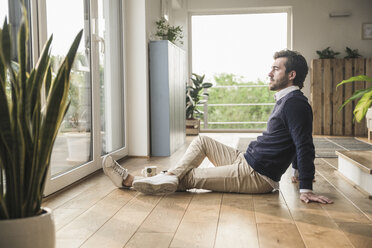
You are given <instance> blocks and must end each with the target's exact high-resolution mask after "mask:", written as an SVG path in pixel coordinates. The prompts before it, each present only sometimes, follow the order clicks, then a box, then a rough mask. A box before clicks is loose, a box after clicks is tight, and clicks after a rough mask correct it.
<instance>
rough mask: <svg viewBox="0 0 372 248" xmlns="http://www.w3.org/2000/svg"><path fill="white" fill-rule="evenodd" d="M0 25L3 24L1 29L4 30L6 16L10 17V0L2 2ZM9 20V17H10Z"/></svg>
mask: <svg viewBox="0 0 372 248" xmlns="http://www.w3.org/2000/svg"><path fill="white" fill-rule="evenodd" d="M0 6H1V8H0V24H1V28H3V23H4V19H5V16H8V12H9V6H8V0H0ZM8 19H9V17H8Z"/></svg>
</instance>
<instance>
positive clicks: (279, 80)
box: [269, 58, 293, 91]
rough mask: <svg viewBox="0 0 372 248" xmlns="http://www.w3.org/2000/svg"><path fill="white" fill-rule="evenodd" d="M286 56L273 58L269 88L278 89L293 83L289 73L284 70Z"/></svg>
mask: <svg viewBox="0 0 372 248" xmlns="http://www.w3.org/2000/svg"><path fill="white" fill-rule="evenodd" d="M286 62H287V58H277V59H275V61H274V63H273V65H272V66H271V71H270V73H269V78H270V84H269V88H270V90H273V91H279V90H281V89H284V88H287V87H289V86H291V85H293V81H292V80H290V78H289V74H287V73H286V72H285V70H286V68H285V63H286Z"/></svg>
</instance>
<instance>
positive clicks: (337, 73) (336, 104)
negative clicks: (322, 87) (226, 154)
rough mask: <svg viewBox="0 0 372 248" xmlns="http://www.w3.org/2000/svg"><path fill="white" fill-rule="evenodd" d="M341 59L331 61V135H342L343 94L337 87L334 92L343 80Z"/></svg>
mask: <svg viewBox="0 0 372 248" xmlns="http://www.w3.org/2000/svg"><path fill="white" fill-rule="evenodd" d="M343 61H344V60H343V59H335V60H332V67H333V125H332V128H333V135H343V131H342V126H343V119H344V118H343V112H344V110H343V109H341V110H340V111H339V108H340V106H341V105H342V100H343V92H342V88H341V87H339V88H337V90H336V86H337V84H338V83H340V82H341V81H342V80H343V66H344V63H343Z"/></svg>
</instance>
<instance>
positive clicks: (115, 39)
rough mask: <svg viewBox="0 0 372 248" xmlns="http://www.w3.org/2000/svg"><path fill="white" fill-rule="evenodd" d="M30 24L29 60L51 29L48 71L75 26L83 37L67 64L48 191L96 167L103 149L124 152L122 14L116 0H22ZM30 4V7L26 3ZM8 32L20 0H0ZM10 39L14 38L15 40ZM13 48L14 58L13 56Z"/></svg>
mask: <svg viewBox="0 0 372 248" xmlns="http://www.w3.org/2000/svg"><path fill="white" fill-rule="evenodd" d="M25 4H26V9H27V10H28V14H29V17H28V18H29V24H30V46H29V47H30V54H31V55H32V56H30V58H34V60H35V61H34V62H32V61H31V60H30V65H31V66H32V64H36V61H37V58H38V55H39V53H40V51H41V49H42V47H43V45H44V44H45V42H46V41H47V39H48V38H49V37H50V36H51V35H53V41H52V49H51V66H52V71H53V75H55V72H56V71H57V70H58V68H59V66H60V65H61V63H62V61H63V59H64V56H65V55H66V54H67V51H68V49H69V47H70V46H71V44H72V41H73V39H74V38H75V36H76V35H77V33H78V32H79V31H80V30H83V31H84V33H83V38H82V41H81V43H80V46H79V49H78V52H77V56H76V59H75V61H74V64H73V65H72V71H71V84H70V89H69V99H70V107H69V110H68V111H67V113H66V116H65V118H64V120H63V123H62V126H61V128H60V130H59V133H58V135H57V139H56V142H55V145H54V148H53V152H52V158H51V167H50V168H51V169H50V171H49V174H48V177H47V180H48V181H47V184H46V189H45V193H46V194H51V193H53V192H55V191H57V190H59V189H61V188H63V187H65V186H67V185H69V184H71V183H73V182H74V181H76V180H79V179H80V178H82V177H84V176H86V175H88V174H89V173H92V172H94V171H95V170H97V169H99V168H101V160H102V155H105V154H108V153H110V154H111V155H113V156H114V157H115V158H121V157H124V156H125V155H127V153H128V147H126V142H125V139H126V135H125V112H124V109H125V108H124V106H125V99H124V95H125V92H124V90H125V84H124V59H123V54H124V52H123V44H124V42H123V41H124V37H123V34H124V31H123V27H124V25H123V16H122V13H124V9H123V6H122V1H120V0H110V1H105V0H64V1H60V0H35V1H27V0H26V1H25ZM29 4H31V5H32V7H30V6H29ZM5 16H7V19H8V22H9V23H11V25H12V29H13V33H14V35H16V31H17V27H18V26H19V24H20V20H21V18H22V12H21V8H20V1H19V0H14V1H13V0H12V1H10V0H0V19H1V24H2V23H3V21H4V18H5ZM14 45H15V44H14ZM16 57H17V56H16V51H15V53H14V54H13V59H14V60H16Z"/></svg>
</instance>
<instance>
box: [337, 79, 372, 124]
mask: <svg viewBox="0 0 372 248" xmlns="http://www.w3.org/2000/svg"><path fill="white" fill-rule="evenodd" d="M354 81H355V82H358V81H366V82H372V78H370V77H367V76H365V75H359V76H355V77H351V78H349V79H346V80H343V81H342V82H341V83H339V84H338V85H337V87H339V86H340V85H343V84H346V83H351V82H354ZM358 98H360V100H359V101H358V103H357V104H356V105H355V107H354V111H353V114H354V119H355V120H356V121H357V122H360V121H361V120H363V118H364V117H365V116H366V114H367V110H368V108H369V107H370V106H371V105H372V87H369V88H367V89H362V90H357V91H355V92H354V94H353V95H352V96H351V97H350V98H349V99H347V100H346V101H345V102H344V103H343V104H342V106H341V107H340V109H342V108H343V107H344V106H345V105H346V104H348V103H349V102H350V101H353V100H355V99H358Z"/></svg>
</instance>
